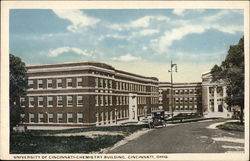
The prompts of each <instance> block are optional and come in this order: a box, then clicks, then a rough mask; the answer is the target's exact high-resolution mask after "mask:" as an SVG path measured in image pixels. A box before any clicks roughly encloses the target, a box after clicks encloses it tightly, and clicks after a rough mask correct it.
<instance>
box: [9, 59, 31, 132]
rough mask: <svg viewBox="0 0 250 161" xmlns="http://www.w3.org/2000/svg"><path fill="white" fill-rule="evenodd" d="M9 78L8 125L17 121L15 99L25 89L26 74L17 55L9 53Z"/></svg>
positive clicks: (23, 64) (22, 93) (17, 111)
mask: <svg viewBox="0 0 250 161" xmlns="http://www.w3.org/2000/svg"><path fill="white" fill-rule="evenodd" d="M9 67H10V68H9V78H10V84H9V85H10V99H9V101H10V127H13V126H14V125H16V124H17V123H19V109H20V108H19V107H18V104H17V103H16V101H17V99H18V98H19V97H20V96H22V95H24V94H25V91H26V89H27V75H26V68H25V63H24V62H22V60H21V59H20V58H19V57H16V56H14V55H12V54H10V57H9Z"/></svg>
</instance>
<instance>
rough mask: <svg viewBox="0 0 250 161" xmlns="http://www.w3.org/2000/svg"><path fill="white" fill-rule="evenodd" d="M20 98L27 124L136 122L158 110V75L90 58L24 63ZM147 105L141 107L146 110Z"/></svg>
mask: <svg viewBox="0 0 250 161" xmlns="http://www.w3.org/2000/svg"><path fill="white" fill-rule="evenodd" d="M27 73H28V87H29V88H28V90H27V94H26V95H25V96H24V97H21V98H20V106H21V112H22V114H21V118H22V122H23V124H28V125H46V126H48V125H51V126H55V125H67V126H68V125H71V126H72V125H80V126H83V125H84V126H95V125H96V126H98V125H107V124H116V123H119V122H120V123H121V122H130V121H137V120H138V117H141V116H144V115H145V112H147V113H150V112H151V110H154V109H157V108H158V97H159V96H158V83H159V82H158V79H157V78H154V77H145V76H140V75H136V74H132V73H128V72H124V71H121V70H117V69H115V68H113V67H112V66H110V65H107V64H103V63H94V62H80V63H64V64H50V65H33V66H27ZM145 109H146V110H145Z"/></svg>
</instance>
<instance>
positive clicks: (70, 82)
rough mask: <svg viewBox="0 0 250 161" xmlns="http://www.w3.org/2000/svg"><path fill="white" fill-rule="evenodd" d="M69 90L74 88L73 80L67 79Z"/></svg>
mask: <svg viewBox="0 0 250 161" xmlns="http://www.w3.org/2000/svg"><path fill="white" fill-rule="evenodd" d="M67 88H72V78H67Z"/></svg>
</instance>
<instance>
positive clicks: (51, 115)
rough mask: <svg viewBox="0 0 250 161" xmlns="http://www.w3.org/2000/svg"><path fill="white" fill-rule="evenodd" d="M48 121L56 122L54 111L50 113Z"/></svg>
mask: <svg viewBox="0 0 250 161" xmlns="http://www.w3.org/2000/svg"><path fill="white" fill-rule="evenodd" d="M48 122H49V123H51V122H54V118H53V113H49V114H48Z"/></svg>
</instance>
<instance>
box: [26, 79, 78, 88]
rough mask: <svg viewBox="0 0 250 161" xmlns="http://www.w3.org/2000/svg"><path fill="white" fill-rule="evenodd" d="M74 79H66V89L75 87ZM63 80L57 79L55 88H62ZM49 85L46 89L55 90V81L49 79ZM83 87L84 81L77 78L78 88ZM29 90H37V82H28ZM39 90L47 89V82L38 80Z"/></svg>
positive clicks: (31, 80)
mask: <svg viewBox="0 0 250 161" xmlns="http://www.w3.org/2000/svg"><path fill="white" fill-rule="evenodd" d="M73 79H74V78H66V87H67V88H72V87H73V83H72V82H73ZM62 81H63V79H62V78H58V79H55V87H56V88H62V87H63V83H62ZM46 82H47V84H46V88H48V89H49V88H53V79H47V81H46ZM82 86H83V79H82V78H76V87H82ZM28 88H29V89H34V88H35V80H33V79H30V80H28ZM37 88H38V89H43V88H45V80H44V79H38V80H37Z"/></svg>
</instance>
